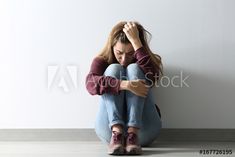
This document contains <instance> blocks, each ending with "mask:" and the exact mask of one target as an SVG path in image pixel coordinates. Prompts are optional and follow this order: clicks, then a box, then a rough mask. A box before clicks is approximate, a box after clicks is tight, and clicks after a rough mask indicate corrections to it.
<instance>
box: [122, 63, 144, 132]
mask: <svg viewBox="0 0 235 157" xmlns="http://www.w3.org/2000/svg"><path fill="white" fill-rule="evenodd" d="M127 78H128V80H137V79H145V77H144V73H143V71H142V70H141V69H140V68H139V66H138V64H136V63H133V64H130V65H128V67H127ZM126 101H127V126H128V127H136V128H141V125H142V124H141V123H142V113H143V108H144V102H145V98H144V97H140V96H137V95H135V94H134V93H132V92H130V91H126Z"/></svg>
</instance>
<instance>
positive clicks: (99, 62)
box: [86, 47, 159, 95]
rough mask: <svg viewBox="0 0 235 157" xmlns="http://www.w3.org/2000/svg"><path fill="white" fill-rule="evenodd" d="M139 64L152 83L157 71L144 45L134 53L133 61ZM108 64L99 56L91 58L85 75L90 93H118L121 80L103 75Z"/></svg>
mask: <svg viewBox="0 0 235 157" xmlns="http://www.w3.org/2000/svg"><path fill="white" fill-rule="evenodd" d="M133 62H135V63H137V64H138V65H139V67H140V68H141V69H142V71H143V72H144V74H146V76H147V78H148V79H149V80H151V82H152V83H154V82H155V77H154V76H155V74H158V73H159V71H158V70H157V69H156V67H154V65H153V63H152V61H151V58H150V55H149V54H148V53H147V52H146V51H145V48H144V47H141V48H139V49H137V50H136V51H135V53H134V61H133ZM108 66H109V64H108V63H107V62H106V61H105V60H104V59H103V58H101V57H96V58H94V59H93V61H92V64H91V68H90V72H89V73H88V75H87V77H86V88H87V90H88V92H89V93H90V94H91V95H102V94H104V93H111V94H118V93H119V91H120V83H121V80H119V79H117V78H114V77H111V76H104V75H103V74H104V72H105V70H106V68H107V67H108Z"/></svg>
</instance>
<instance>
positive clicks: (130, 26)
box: [123, 22, 143, 51]
mask: <svg viewBox="0 0 235 157" xmlns="http://www.w3.org/2000/svg"><path fill="white" fill-rule="evenodd" d="M123 32H124V33H125V34H126V36H127V38H128V39H129V41H130V42H131V44H132V46H133V48H134V50H135V51H136V50H137V49H139V48H140V47H142V46H143V45H142V43H141V41H140V38H139V31H138V28H137V26H136V24H135V23H134V22H127V23H126V24H125V25H124V28H123Z"/></svg>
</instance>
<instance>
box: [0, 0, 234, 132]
mask: <svg viewBox="0 0 235 157" xmlns="http://www.w3.org/2000/svg"><path fill="white" fill-rule="evenodd" d="M234 6H235V1H232V0H191V1H189V0H164V1H163V0H162V1H160V0H148V1H144V0H139V1H136V0H128V1H125V0H119V1H111V0H106V1H105V0H100V1H92V0H86V1H76V0H41V1H29V0H11V1H8V0H2V1H0V22H1V23H0V72H1V75H0V128H93V126H94V121H95V114H96V112H97V109H98V104H97V101H98V99H99V97H98V96H93V97H92V96H90V95H89V94H88V92H87V91H86V89H85V86H84V84H85V82H84V81H85V76H86V74H87V73H88V71H89V68H90V67H89V66H90V62H91V60H92V58H93V57H94V56H95V55H96V54H97V52H98V51H99V50H100V49H101V48H102V47H103V45H104V43H105V41H106V39H107V36H108V34H109V32H110V30H111V28H112V26H113V25H115V24H116V23H117V22H118V21H120V20H136V21H139V22H140V23H141V24H143V25H144V26H145V27H146V29H147V30H149V31H150V32H151V33H152V35H153V38H152V40H151V48H152V49H153V50H154V51H157V52H158V53H159V54H160V55H161V56H162V58H163V62H164V71H165V75H166V76H168V77H170V78H172V77H173V76H178V75H179V74H180V72H181V71H182V72H183V77H184V76H185V77H186V76H189V77H188V79H187V80H186V82H187V83H188V84H189V87H186V86H184V87H182V88H175V87H172V86H169V87H167V88H166V87H160V88H157V90H156V95H157V96H156V101H157V102H158V105H159V107H160V108H161V111H162V115H163V117H162V119H163V126H164V127H165V128H235V121H234V119H235V114H234V111H235V105H234V104H235V95H234V91H235V83H234V81H235V73H234V66H235V62H234V59H235V54H234V52H235V46H234V44H235V30H234V28H235V22H234V19H235V11H234V9H233V8H234ZM54 66H57V68H58V69H57V74H56V75H55V76H53V75H52V76H49V77H50V78H54V81H52V83H51V84H50V88H49V89H48V84H47V81H48V74H47V71H48V70H49V73H50V74H53V72H55V70H53V68H54ZM68 66H72V68H70V67H68ZM66 70H71V74H72V75H73V77H72V78H75V79H76V77H75V76H76V74H77V81H72V80H71V77H70V75H69V73H68V71H66ZM76 72H77V73H76ZM63 79H64V80H63ZM60 81H65V82H60ZM165 81H167V80H166V79H165ZM176 81H178V80H176ZM60 83H61V84H60ZM63 83H64V84H63ZM73 83H77V88H76V86H75V85H74V84H73ZM166 83H167V82H164V80H163V85H166ZM174 83H179V82H174ZM60 85H61V86H63V85H67V87H68V92H65V91H64V90H63V88H61V87H59V86H60ZM64 87H65V86H64Z"/></svg>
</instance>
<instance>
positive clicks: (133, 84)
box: [120, 79, 149, 97]
mask: <svg viewBox="0 0 235 157" xmlns="http://www.w3.org/2000/svg"><path fill="white" fill-rule="evenodd" d="M120 89H121V90H129V91H131V92H132V93H134V94H135V95H137V96H141V97H146V96H147V94H148V90H149V86H148V85H147V84H146V83H145V80H139V79H138V80H129V81H121V84H120Z"/></svg>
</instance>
